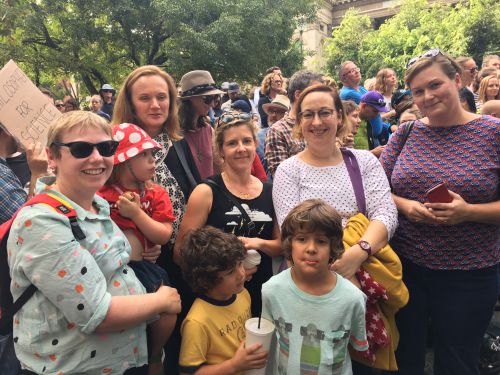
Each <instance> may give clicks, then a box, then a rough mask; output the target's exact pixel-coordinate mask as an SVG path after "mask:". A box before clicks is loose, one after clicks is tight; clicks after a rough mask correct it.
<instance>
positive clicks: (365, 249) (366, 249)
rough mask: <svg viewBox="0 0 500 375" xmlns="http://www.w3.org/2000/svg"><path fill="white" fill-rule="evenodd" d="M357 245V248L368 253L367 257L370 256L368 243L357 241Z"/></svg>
mask: <svg viewBox="0 0 500 375" xmlns="http://www.w3.org/2000/svg"><path fill="white" fill-rule="evenodd" d="M358 245H359V247H361V249H363V250H364V251H366V252H367V253H368V256H370V255H372V247H371V245H370V243H369V242H368V241H365V240H359V241H358Z"/></svg>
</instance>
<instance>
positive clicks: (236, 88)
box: [227, 82, 240, 94]
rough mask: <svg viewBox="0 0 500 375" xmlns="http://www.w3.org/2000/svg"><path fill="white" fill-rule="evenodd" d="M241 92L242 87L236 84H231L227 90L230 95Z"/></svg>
mask: <svg viewBox="0 0 500 375" xmlns="http://www.w3.org/2000/svg"><path fill="white" fill-rule="evenodd" d="M239 91H240V85H238V84H237V83H236V82H231V83H230V84H229V87H228V89H227V93H228V94H230V93H232V92H239Z"/></svg>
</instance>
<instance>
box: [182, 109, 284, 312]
mask: <svg viewBox="0 0 500 375" xmlns="http://www.w3.org/2000/svg"><path fill="white" fill-rule="evenodd" d="M256 139H257V138H256V129H255V125H254V123H253V119H252V116H251V115H250V114H248V113H243V112H230V113H225V114H223V115H222V116H221V117H220V118H219V121H218V124H217V127H216V130H215V137H214V143H215V148H216V150H217V152H218V154H219V156H220V158H221V160H222V170H223V172H222V173H221V174H218V175H215V176H212V177H210V179H207V180H205V181H204V183H201V184H200V185H198V186H197V187H196V188H195V189H194V191H193V193H192V194H191V197H190V198H189V202H188V206H187V209H186V215H185V216H184V220H183V221H182V224H181V228H180V230H179V236H178V238H177V241H176V243H175V256H176V259H177V262H178V263H179V262H181V261H182V254H181V253H180V249H181V247H182V243H183V240H184V237H185V236H186V234H187V233H188V232H190V231H191V230H193V229H196V228H200V227H202V226H204V225H211V226H214V227H216V228H219V229H222V230H224V231H225V232H228V233H233V234H235V235H237V236H238V237H239V238H240V240H241V241H242V242H243V244H244V245H245V247H246V248H247V249H255V250H257V251H258V252H259V253H260V255H261V263H260V264H259V265H258V267H257V271H256V272H255V270H253V271H254V272H255V273H254V274H253V275H252V278H251V280H250V281H248V282H247V283H246V284H245V287H246V288H247V289H248V291H249V293H250V296H251V298H252V314H253V316H258V315H259V314H260V311H261V295H260V290H261V286H262V284H263V283H264V282H266V281H267V280H268V279H269V278H270V277H271V276H272V275H273V270H272V259H271V258H272V257H274V256H278V255H280V254H281V248H280V240H279V229H278V226H277V223H276V219H275V215H274V209H273V203H272V197H271V185H270V184H269V183H267V182H262V181H260V180H259V179H258V178H257V177H254V176H252V174H251V168H252V163H253V161H254V159H255V153H256ZM243 210H244V211H245V212H242V211H243ZM249 274H250V272H247V275H249ZM220 302H221V303H222V302H224V301H220Z"/></svg>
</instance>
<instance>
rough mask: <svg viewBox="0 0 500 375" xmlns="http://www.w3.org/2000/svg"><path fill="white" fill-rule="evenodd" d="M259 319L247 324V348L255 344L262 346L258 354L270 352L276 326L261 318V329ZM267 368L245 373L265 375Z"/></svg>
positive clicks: (249, 320) (249, 321)
mask: <svg viewBox="0 0 500 375" xmlns="http://www.w3.org/2000/svg"><path fill="white" fill-rule="evenodd" d="M258 327H259V318H250V319H248V320H247V321H246V322H245V331H246V335H247V338H246V342H245V347H246V348H249V347H251V346H253V345H254V344H257V343H259V344H262V347H261V348H260V349H259V350H258V352H263V351H266V350H269V348H270V346H271V340H272V338H273V334H274V324H273V323H272V322H270V321H269V320H267V319H264V318H261V320H260V329H259V328H258ZM265 373H266V367H265V366H264V367H263V368H259V369H253V370H247V371H245V374H246V375H264V374H265Z"/></svg>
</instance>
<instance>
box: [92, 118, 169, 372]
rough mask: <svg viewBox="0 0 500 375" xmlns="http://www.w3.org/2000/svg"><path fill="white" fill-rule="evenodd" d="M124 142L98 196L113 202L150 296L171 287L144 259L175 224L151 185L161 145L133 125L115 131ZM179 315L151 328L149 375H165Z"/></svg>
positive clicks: (158, 188)
mask: <svg viewBox="0 0 500 375" xmlns="http://www.w3.org/2000/svg"><path fill="white" fill-rule="evenodd" d="M113 138H114V139H115V140H116V141H119V142H120V145H119V146H118V149H117V150H116V153H115V159H114V165H115V166H114V169H113V174H112V175H111V178H110V179H109V181H108V182H107V183H106V185H105V186H104V187H103V188H102V189H101V190H99V192H98V194H99V195H100V196H101V197H103V198H104V199H106V200H107V201H108V202H109V205H110V209H111V219H113V221H114V222H115V223H116V224H117V225H118V227H119V228H120V229H121V230H122V231H123V233H124V234H125V236H126V237H127V239H128V241H129V242H130V246H131V248H132V252H131V254H130V262H129V266H130V267H131V268H132V269H133V270H134V272H135V274H136V276H137V277H138V278H139V280H140V281H141V282H142V284H143V285H144V287H145V288H146V290H147V291H148V293H152V292H155V291H156V289H158V288H159V286H160V285H162V284H163V285H166V284H168V277H167V274H166V272H165V271H164V270H163V269H162V268H161V267H160V266H158V265H156V264H155V263H152V262H149V261H147V260H144V259H143V253H144V252H145V251H147V250H148V249H149V248H151V247H153V246H155V245H164V244H166V243H167V242H168V241H169V240H170V237H171V236H172V230H173V227H172V222H173V221H174V216H173V211H172V204H171V203H170V198H169V196H168V193H167V192H166V191H165V189H163V188H162V187H161V186H159V185H156V184H154V183H153V182H152V181H151V179H152V178H153V177H154V175H155V159H154V156H153V151H154V150H155V149H158V148H161V146H160V144H158V143H157V142H156V141H154V140H153V139H151V137H150V136H149V135H148V134H147V133H146V132H145V131H144V130H142V129H141V128H139V127H138V126H136V125H134V124H127V123H124V124H120V125H116V126H115V127H114V128H113ZM176 319H177V317H176V316H175V315H168V314H161V315H160V319H158V320H157V321H155V322H153V323H152V329H151V330H150V331H151V332H150V334H151V356H150V359H149V373H150V374H153V373H161V371H162V369H163V366H162V363H161V358H162V349H163V346H164V345H165V343H166V342H167V340H168V338H169V337H170V334H171V333H172V330H173V328H174V326H175V321H176Z"/></svg>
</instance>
